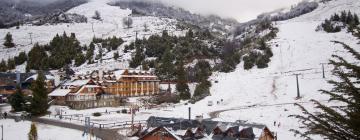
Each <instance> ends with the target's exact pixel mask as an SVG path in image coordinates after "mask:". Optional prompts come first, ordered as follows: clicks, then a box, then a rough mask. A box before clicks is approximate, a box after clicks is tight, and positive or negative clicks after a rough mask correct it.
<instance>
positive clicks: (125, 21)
mask: <svg viewBox="0 0 360 140" xmlns="http://www.w3.org/2000/svg"><path fill="white" fill-rule="evenodd" d="M132 24H133V19H132V18H131V17H124V18H123V25H124V26H125V28H131V26H132Z"/></svg>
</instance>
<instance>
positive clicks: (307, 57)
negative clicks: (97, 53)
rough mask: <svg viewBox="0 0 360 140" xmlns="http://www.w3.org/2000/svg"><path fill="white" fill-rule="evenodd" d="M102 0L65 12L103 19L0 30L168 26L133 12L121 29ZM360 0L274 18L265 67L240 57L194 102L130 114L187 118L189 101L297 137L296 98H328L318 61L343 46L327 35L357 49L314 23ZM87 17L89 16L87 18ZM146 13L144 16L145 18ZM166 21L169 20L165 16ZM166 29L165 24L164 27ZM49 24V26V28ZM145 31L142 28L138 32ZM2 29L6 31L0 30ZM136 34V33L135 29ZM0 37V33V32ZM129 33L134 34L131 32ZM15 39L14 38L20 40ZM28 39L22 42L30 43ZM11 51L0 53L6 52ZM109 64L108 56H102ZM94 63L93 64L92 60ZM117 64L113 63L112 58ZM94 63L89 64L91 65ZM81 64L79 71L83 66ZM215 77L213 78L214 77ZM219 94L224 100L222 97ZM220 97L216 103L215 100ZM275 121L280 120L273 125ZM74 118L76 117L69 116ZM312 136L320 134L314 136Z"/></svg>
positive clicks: (207, 112)
mask: <svg viewBox="0 0 360 140" xmlns="http://www.w3.org/2000/svg"><path fill="white" fill-rule="evenodd" d="M104 2H106V1H104V0H92V1H90V2H89V3H87V4H83V5H80V6H78V7H75V8H73V9H71V10H70V11H69V12H74V13H80V14H83V15H85V16H87V17H91V16H92V15H93V13H94V11H95V10H98V11H99V12H100V13H101V14H102V17H104V20H103V22H100V21H94V20H92V19H91V20H89V22H88V23H83V24H61V25H51V26H50V25H49V26H23V27H21V28H20V29H19V30H16V29H14V28H13V29H7V30H4V29H3V30H0V34H1V35H3V34H4V33H6V32H8V31H11V32H12V33H13V35H14V40H15V42H16V40H18V42H19V43H20V44H28V43H29V38H28V34H27V32H33V33H34V34H33V36H34V40H36V42H40V43H47V42H48V41H49V40H50V39H51V38H52V37H53V36H54V35H55V34H56V33H62V32H63V31H66V32H75V33H76V35H77V37H78V38H79V40H80V41H81V42H82V43H89V42H90V40H91V38H92V37H93V36H94V35H95V36H98V37H108V36H112V35H117V36H122V37H126V36H130V35H132V34H133V33H134V31H135V30H139V29H141V26H142V24H143V23H144V22H148V23H149V24H148V25H150V27H151V28H153V29H154V30H152V31H154V33H155V32H158V33H159V32H160V31H161V30H162V29H164V28H165V27H174V25H170V26H167V25H166V24H167V23H171V22H167V21H166V20H170V19H160V18H155V17H136V18H134V21H135V22H134V26H135V27H134V28H132V29H123V28H122V23H121V22H122V17H123V16H126V15H127V14H129V11H128V10H121V9H119V8H117V7H111V6H108V5H106V4H105V3H104ZM358 7H360V1H359V0H333V1H330V2H328V3H327V4H320V6H319V8H318V9H316V10H315V11H313V12H311V13H308V14H305V15H302V16H300V17H297V18H294V19H291V20H287V21H281V22H276V23H275V24H276V26H277V27H278V28H279V33H278V34H277V37H276V38H275V39H274V40H272V41H271V42H268V43H269V44H271V46H272V47H271V48H272V51H273V53H274V56H273V57H272V58H271V62H270V63H269V67H268V68H265V69H256V68H253V69H251V70H248V71H246V70H244V69H243V63H240V64H239V65H238V66H237V68H236V70H235V71H234V72H231V73H214V74H213V75H212V76H211V78H210V80H211V81H212V87H211V89H210V90H211V94H212V95H211V96H209V97H206V98H205V99H203V100H201V101H199V102H197V103H195V104H187V105H185V103H184V102H182V103H180V104H176V105H168V106H163V107H158V108H155V109H147V110H145V109H140V112H139V113H137V114H136V116H135V120H146V119H147V118H148V117H149V116H160V117H177V118H180V117H181V118H187V116H188V114H187V111H188V107H191V108H192V118H194V117H195V116H197V115H204V117H205V118H210V117H211V118H213V119H215V120H221V121H235V120H239V119H240V120H245V121H248V122H250V123H251V122H253V123H260V124H265V125H267V126H268V127H269V128H270V130H272V131H275V132H276V133H277V135H278V138H279V139H302V138H299V137H294V136H293V133H292V132H290V131H289V129H299V125H300V124H299V123H298V120H296V119H294V118H289V117H288V116H289V115H291V114H298V113H300V110H299V108H297V107H296V106H294V105H293V103H300V104H302V105H304V106H305V107H306V108H307V109H310V110H312V108H313V105H312V104H311V103H309V100H310V99H316V100H319V101H320V102H323V103H327V101H326V100H327V99H328V97H327V96H325V95H322V94H320V92H319V91H318V90H319V89H330V88H331V86H330V85H329V84H327V83H326V80H329V79H331V78H334V77H333V76H331V72H330V71H331V69H332V67H331V66H328V65H325V75H326V78H322V68H321V63H326V62H328V60H329V59H330V58H331V55H332V54H338V55H343V54H344V50H343V49H342V47H341V46H340V45H338V44H334V43H332V42H331V41H334V40H336V41H341V42H344V43H346V44H348V45H350V46H352V47H357V48H355V49H357V50H358V51H360V49H359V44H357V43H358V42H359V40H357V39H356V38H355V37H353V36H352V35H351V34H350V33H346V31H342V32H339V33H325V32H316V31H315V29H316V28H317V26H318V25H320V23H321V22H322V21H323V20H324V19H325V18H329V16H330V15H332V14H334V13H335V12H340V11H342V10H351V11H352V12H355V13H357V14H360V8H358ZM89 19H90V18H89ZM145 19H146V20H145ZM170 21H171V20H170ZM92 24H94V30H95V32H92V29H91V25H92ZM167 29H169V28H167ZM49 30H51V31H52V32H48V31H49ZM143 34H145V33H143ZM4 35H5V34H4ZM140 35H141V33H140ZM0 38H3V37H2V36H0ZM131 38H132V39H134V36H133V35H132V37H131ZM19 43H18V44H19ZM29 48H30V46H29V45H25V46H24V48H20V47H17V48H15V49H25V50H26V49H29ZM6 51H8V52H12V50H11V49H0V53H1V54H4V52H6ZM9 55H11V53H9V54H4V55H1V56H0V59H1V58H7V57H8V56H9ZM106 63H108V64H109V65H113V64H114V63H113V62H112V61H109V62H106ZM94 65H95V64H94ZM116 65H117V64H116ZM93 68H94V67H93ZM83 69H85V66H84V67H80V68H79V69H78V71H84V70H83ZM294 74H300V75H299V84H300V94H301V97H302V98H300V99H296V94H297V92H296V79H295V75H294ZM215 81H217V82H216V83H215ZM220 100H223V101H222V102H221V101H220ZM208 101H213V102H214V105H213V106H208V105H207V104H208ZM217 101H219V104H217ZM121 109H123V107H118V108H97V109H88V110H80V111H75V110H70V109H66V108H64V111H66V114H67V115H71V114H84V115H86V116H91V114H92V113H94V112H105V111H118V110H121ZM91 119H92V120H94V121H98V122H114V121H117V122H120V121H129V120H130V119H131V116H130V114H118V113H112V114H104V115H102V116H100V117H91ZM274 121H276V122H277V124H278V123H279V122H280V125H277V126H274V125H273V124H274ZM72 122H74V123H76V121H72ZM315 138H316V139H321V138H319V137H315Z"/></svg>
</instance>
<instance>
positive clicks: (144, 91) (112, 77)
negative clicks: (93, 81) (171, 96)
mask: <svg viewBox="0 0 360 140" xmlns="http://www.w3.org/2000/svg"><path fill="white" fill-rule="evenodd" d="M103 85H104V86H105V87H106V88H104V91H105V92H106V93H110V94H113V95H120V96H126V97H133V96H148V95H155V94H158V93H159V90H160V86H159V85H160V80H159V79H158V77H157V76H156V75H154V74H152V73H151V72H148V71H139V70H132V71H130V70H127V69H126V70H118V71H114V72H111V73H108V74H106V75H105V76H104V78H103Z"/></svg>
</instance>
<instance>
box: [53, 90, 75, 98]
mask: <svg viewBox="0 0 360 140" xmlns="http://www.w3.org/2000/svg"><path fill="white" fill-rule="evenodd" d="M70 91H71V90H70V89H60V88H58V89H55V90H54V91H53V92H51V93H50V94H49V96H52V97H62V96H66V95H67V94H68V93H70Z"/></svg>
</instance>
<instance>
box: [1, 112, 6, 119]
mask: <svg viewBox="0 0 360 140" xmlns="http://www.w3.org/2000/svg"><path fill="white" fill-rule="evenodd" d="M7 117H8V114H7V112H4V113H2V112H0V119H6V118H7Z"/></svg>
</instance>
